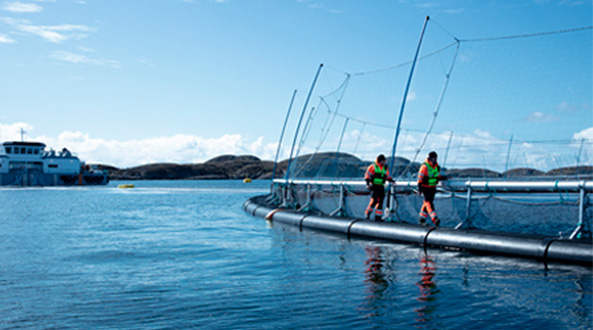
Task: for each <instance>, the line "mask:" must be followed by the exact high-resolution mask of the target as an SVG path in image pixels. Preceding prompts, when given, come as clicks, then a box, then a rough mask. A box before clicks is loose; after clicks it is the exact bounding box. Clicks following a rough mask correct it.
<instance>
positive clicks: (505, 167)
mask: <svg viewBox="0 0 593 330" xmlns="http://www.w3.org/2000/svg"><path fill="white" fill-rule="evenodd" d="M512 145H513V136H512V135H511V140H510V141H509V150H508V151H507V161H506V163H505V165H504V171H505V173H506V171H508V170H509V158H510V156H511V146H512Z"/></svg>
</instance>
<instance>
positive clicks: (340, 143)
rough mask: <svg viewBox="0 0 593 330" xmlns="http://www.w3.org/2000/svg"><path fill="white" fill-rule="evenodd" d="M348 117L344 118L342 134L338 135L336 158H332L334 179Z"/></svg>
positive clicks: (336, 173)
mask: <svg viewBox="0 0 593 330" xmlns="http://www.w3.org/2000/svg"><path fill="white" fill-rule="evenodd" d="M349 120H350V118H346V121H345V122H344V127H343V128H342V135H340V142H338V150H337V151H336V158H335V159H334V175H333V178H334V180H335V179H336V175H338V155H339V154H340V148H341V147H342V139H343V138H344V133H346V127H347V126H348V121H349Z"/></svg>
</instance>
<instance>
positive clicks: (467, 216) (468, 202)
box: [455, 182, 472, 230]
mask: <svg viewBox="0 0 593 330" xmlns="http://www.w3.org/2000/svg"><path fill="white" fill-rule="evenodd" d="M466 198H467V200H466V201H465V220H463V221H461V222H460V223H459V224H458V225H457V226H455V229H456V230H457V229H459V228H461V227H462V226H463V225H464V224H465V223H466V222H467V223H469V224H471V216H472V215H471V207H472V187H471V182H470V183H468V184H467V197H466Z"/></svg>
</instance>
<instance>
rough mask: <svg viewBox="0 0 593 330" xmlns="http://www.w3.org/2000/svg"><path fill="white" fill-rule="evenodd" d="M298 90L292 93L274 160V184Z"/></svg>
mask: <svg viewBox="0 0 593 330" xmlns="http://www.w3.org/2000/svg"><path fill="white" fill-rule="evenodd" d="M296 93H297V90H296V89H295V90H294V92H293V93H292V98H291V99H290V105H289V106H288V111H287V112H286V118H285V119H284V126H282V132H281V133H280V139H279V140H278V149H276V158H275V159H274V169H273V170H272V182H274V179H275V178H276V167H277V166H278V156H279V155H280V149H281V146H282V139H283V138H284V131H285V130H286V124H287V123H288V117H290V110H291V109H292V105H293V103H294V98H295V96H296Z"/></svg>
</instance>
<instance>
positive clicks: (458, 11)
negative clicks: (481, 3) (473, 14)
mask: <svg viewBox="0 0 593 330" xmlns="http://www.w3.org/2000/svg"><path fill="white" fill-rule="evenodd" d="M444 12H445V13H447V14H453V15H454V14H461V13H463V12H464V10H463V8H459V9H445V10H444Z"/></svg>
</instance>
